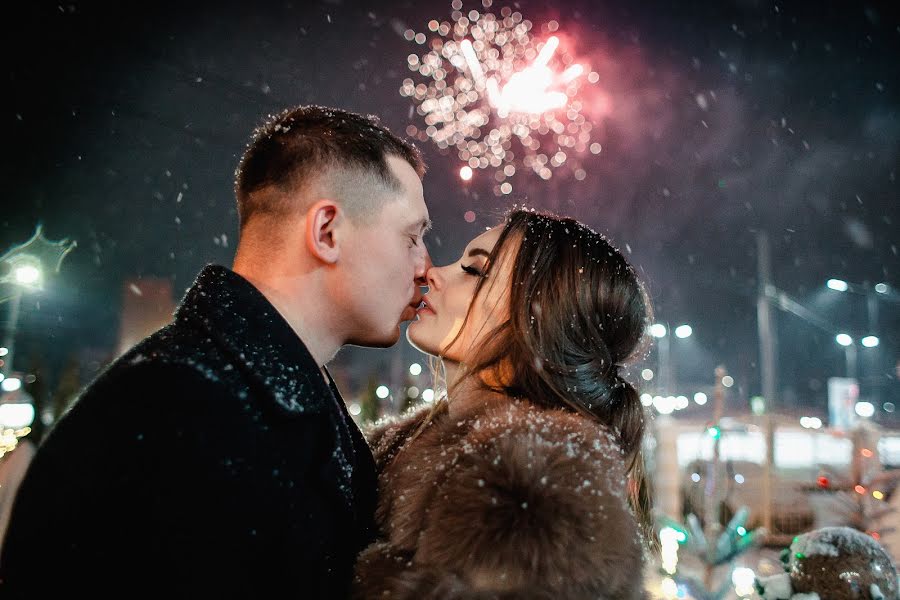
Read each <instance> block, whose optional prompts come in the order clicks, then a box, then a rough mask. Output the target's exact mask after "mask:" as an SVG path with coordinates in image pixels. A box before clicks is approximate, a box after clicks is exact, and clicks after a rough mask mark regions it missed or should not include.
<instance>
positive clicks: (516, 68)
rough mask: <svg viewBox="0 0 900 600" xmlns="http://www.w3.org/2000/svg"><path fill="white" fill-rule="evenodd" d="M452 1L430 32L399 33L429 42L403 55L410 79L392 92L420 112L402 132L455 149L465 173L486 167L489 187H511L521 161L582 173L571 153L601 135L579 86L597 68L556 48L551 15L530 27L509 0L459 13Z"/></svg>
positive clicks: (544, 171) (501, 190)
mask: <svg viewBox="0 0 900 600" xmlns="http://www.w3.org/2000/svg"><path fill="white" fill-rule="evenodd" d="M491 2H492V0H482V5H483V6H484V8H485V9H488V8H490V6H491ZM451 7H452V9H453V12H452V13H451V20H450V21H443V22H438V21H437V20H432V21H430V22H429V23H428V30H429V31H430V32H431V34H430V35H432V37H431V39H429V38H428V35H426V34H425V33H416V32H415V31H413V30H411V29H408V30H407V31H406V32H405V34H404V36H405V37H406V39H407V40H409V41H411V42H414V43H416V44H419V45H426V44H427V46H428V48H429V49H428V51H427V52H425V53H424V54H421V55H420V54H410V55H409V57H408V58H407V63H408V66H409V69H410V70H411V71H414V72H415V73H416V74H417V75H418V79H419V81H418V82H417V81H415V80H414V79H413V78H412V77H410V78H407V79H405V80H404V81H403V85H402V87H401V88H400V93H401V94H402V95H403V96H405V97H409V98H412V99H413V100H414V102H415V103H416V105H417V106H416V111H417V112H418V114H419V115H420V116H421V117H423V120H424V127H417V126H416V125H410V126H409V127H408V128H407V133H408V134H409V135H411V136H414V137H417V138H418V139H419V140H421V141H426V140H428V139H431V140H432V141H434V142H435V143H436V144H437V145H438V147H440V148H444V149H455V151H456V153H457V155H458V157H459V159H460V160H461V161H462V162H463V163H464V164H463V166H462V167H461V169H460V177H461V178H462V179H464V180H468V179H471V178H472V175H473V170H474V169H483V170H491V169H492V170H493V171H494V179H495V180H496V185H495V188H494V189H495V193H497V194H508V193H510V192H511V191H512V185H511V183H510V182H509V181H508V179H509V178H511V177H513V176H514V175H515V174H516V172H517V171H518V170H520V169H526V170H528V169H530V170H531V171H533V172H534V173H535V174H537V175H538V176H539V177H541V178H542V179H550V178H551V177H552V176H553V171H554V170H555V169H558V168H563V167H564V168H567V169H570V170H571V171H572V173H573V174H574V176H575V178H576V179H578V180H582V179H584V178H585V171H584V169H583V168H582V165H581V161H580V157H581V156H583V155H584V154H585V153H586V152H587V151H588V149H590V151H591V152H592V153H594V154H597V153H599V152H600V145H599V144H598V143H596V142H595V143H593V144H592V143H591V130H592V125H591V123H590V121H589V120H588V119H587V118H586V117H585V115H584V114H583V110H584V108H585V104H586V100H585V99H584V97H583V88H584V87H585V86H587V85H589V84H594V83H597V81H598V80H599V76H598V74H597V73H596V72H589V71H590V70H589V68H588V67H586V66H585V65H583V64H581V63H579V62H577V61H576V59H575V58H574V57H573V56H572V54H570V53H569V50H568V49H567V48H565V45H566V44H564V43H563V41H562V40H561V39H560V34H557V33H555V32H557V30H558V28H559V25H558V23H556V21H550V22H549V23H547V24H546V25H545V26H544V27H543V28H542V29H543V30H544V32H545V33H546V35H543V36H539V35H536V34H535V33H534V31H533V24H532V22H531V21H529V20H527V19H525V18H524V17H523V16H522V14H521V13H520V12H518V11H513V10H512V9H511V8H509V7H504V8H502V9H501V10H500V14H499V15H495V14H493V13H491V12H484V13H481V12H479V11H477V10H470V11H469V12H468V13H463V12H462V2H461V0H454V1H453V3H452V5H451Z"/></svg>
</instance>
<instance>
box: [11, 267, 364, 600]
mask: <svg viewBox="0 0 900 600" xmlns="http://www.w3.org/2000/svg"><path fill="white" fill-rule="evenodd" d="M375 499H376V477H375V469H374V463H373V459H372V455H371V452H370V451H369V448H368V446H367V445H366V443H365V441H364V439H363V438H362V436H361V435H360V433H359V430H358V429H357V427H356V426H355V424H354V423H353V422H352V420H351V418H350V416H349V415H348V413H347V411H346V408H345V406H344V402H343V400H342V399H341V397H340V395H339V393H338V391H337V389H336V388H335V387H334V385H333V383H331V382H330V378H329V381H326V379H325V377H324V375H323V373H322V370H320V369H319V367H318V366H317V365H316V363H315V361H314V360H313V358H312V356H311V355H310V353H309V351H308V350H307V349H306V347H305V346H304V345H303V343H302V342H301V340H300V339H299V338H298V337H297V335H296V334H295V333H294V331H293V330H292V329H291V328H290V327H289V326H288V324H287V322H286V321H285V320H284V319H283V318H282V317H281V315H280V314H279V313H278V312H277V311H276V310H275V309H274V307H273V306H272V305H271V304H270V303H269V302H268V301H267V300H266V299H265V297H264V296H263V295H262V294H261V293H260V292H259V291H258V290H257V289H256V288H255V287H253V286H252V285H251V284H250V283H249V282H247V281H246V280H245V279H243V278H242V277H240V276H239V275H237V274H235V273H233V272H232V271H230V270H228V269H226V268H224V267H219V266H209V267H207V268H205V269H204V270H203V271H202V272H201V273H200V275H199V276H198V278H197V280H196V282H195V284H194V285H193V287H192V288H191V289H190V290H189V291H188V293H187V295H186V296H185V298H184V300H183V302H182V304H181V306H180V307H179V309H178V311H177V312H176V314H175V321H174V323H172V324H171V325H168V326H166V327H164V328H163V329H162V330H160V331H159V332H157V333H155V334H153V335H151V336H150V337H148V338H147V339H145V340H144V341H143V342H141V343H140V344H138V345H137V346H136V347H135V348H134V349H132V350H131V351H129V352H128V353H127V354H125V355H124V356H122V357H121V358H120V359H119V360H117V361H116V362H115V363H113V365H111V366H110V367H109V368H108V369H107V370H106V371H105V372H104V373H103V374H102V375H101V376H99V377H98V378H97V380H96V381H94V383H93V384H91V385H90V386H89V387H88V388H87V389H86V390H85V392H84V393H83V395H82V396H81V398H80V399H79V400H78V402H77V403H76V404H75V406H74V407H73V408H72V410H71V411H70V412H69V413H68V414H67V415H66V416H65V417H64V418H63V419H62V420H61V421H60V422H59V423H58V424H57V425H56V427H55V428H54V429H53V431H52V432H51V433H50V435H49V436H48V438H47V439H46V440H45V442H44V443H43V444H42V446H41V448H40V449H39V451H38V453H37V455H36V457H35V458H34V460H33V462H32V463H31V466H30V468H29V470H28V472H27V474H26V476H25V479H24V481H23V483H22V485H21V487H20V489H19V494H18V496H17V498H16V501H15V504H14V507H13V514H12V521H11V523H10V527H9V531H8V536H7V538H6V540H5V543H4V545H3V554H2V557H0V575H2V580H3V583H2V584H0V597H3V598H14V597H26V596H28V597H33V598H44V597H48V598H49V597H72V598H74V597H85V598H91V597H98V596H101V597H109V596H117V597H121V598H130V597H136V596H142V597H143V596H151V595H155V594H157V593H160V594H163V595H161V596H159V597H172V598H174V597H204V598H224V597H243V598H255V597H265V596H267V595H269V593H270V592H275V591H278V592H279V593H285V592H287V593H288V594H289V595H293V596H294V597H297V598H341V597H343V596H345V595H346V593H347V591H348V586H349V584H350V581H351V577H352V572H353V563H354V559H355V557H356V555H357V553H358V551H359V550H360V549H361V548H363V547H364V546H365V545H366V544H367V543H368V542H369V541H371V539H372V538H373V535H374V533H373V526H374V525H373V513H374V508H375ZM54 592H59V593H64V594H65V596H63V595H60V596H53V593H54ZM79 592H84V595H82V594H81V593H79ZM73 594H74V595H73Z"/></svg>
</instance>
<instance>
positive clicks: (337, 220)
mask: <svg viewBox="0 0 900 600" xmlns="http://www.w3.org/2000/svg"><path fill="white" fill-rule="evenodd" d="M344 220H345V216H344V211H343V209H342V208H341V206H340V204H338V203H337V202H335V201H334V200H328V199H324V200H318V201H317V202H315V203H314V204H313V205H312V206H310V207H309V209H308V210H307V211H306V247H307V248H308V249H309V251H310V252H311V253H312V255H313V256H315V257H316V258H318V259H319V260H321V261H322V262H326V263H329V264H334V263H336V262H337V261H338V258H339V257H340V253H341V252H340V250H341V249H340V236H339V235H337V229H338V227H339V226H340V225H341V223H342V222H343V221H344Z"/></svg>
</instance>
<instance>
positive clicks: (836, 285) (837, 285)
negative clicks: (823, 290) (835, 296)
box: [825, 279, 850, 292]
mask: <svg viewBox="0 0 900 600" xmlns="http://www.w3.org/2000/svg"><path fill="white" fill-rule="evenodd" d="M825 285H827V286H828V288H829V289H832V290H834V291H836V292H846V291H847V290H849V289H850V285H849V284H848V283H847V282H846V281H844V280H843V279H829V280H828V281H827V282H825Z"/></svg>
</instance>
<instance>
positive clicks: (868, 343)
mask: <svg viewBox="0 0 900 600" xmlns="http://www.w3.org/2000/svg"><path fill="white" fill-rule="evenodd" d="M878 343H879V339H878V337H877V336H874V335H867V336H866V337H864V338H863V339H862V345H863V346H865V347H866V348H874V347H875V346H877V345H878Z"/></svg>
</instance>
